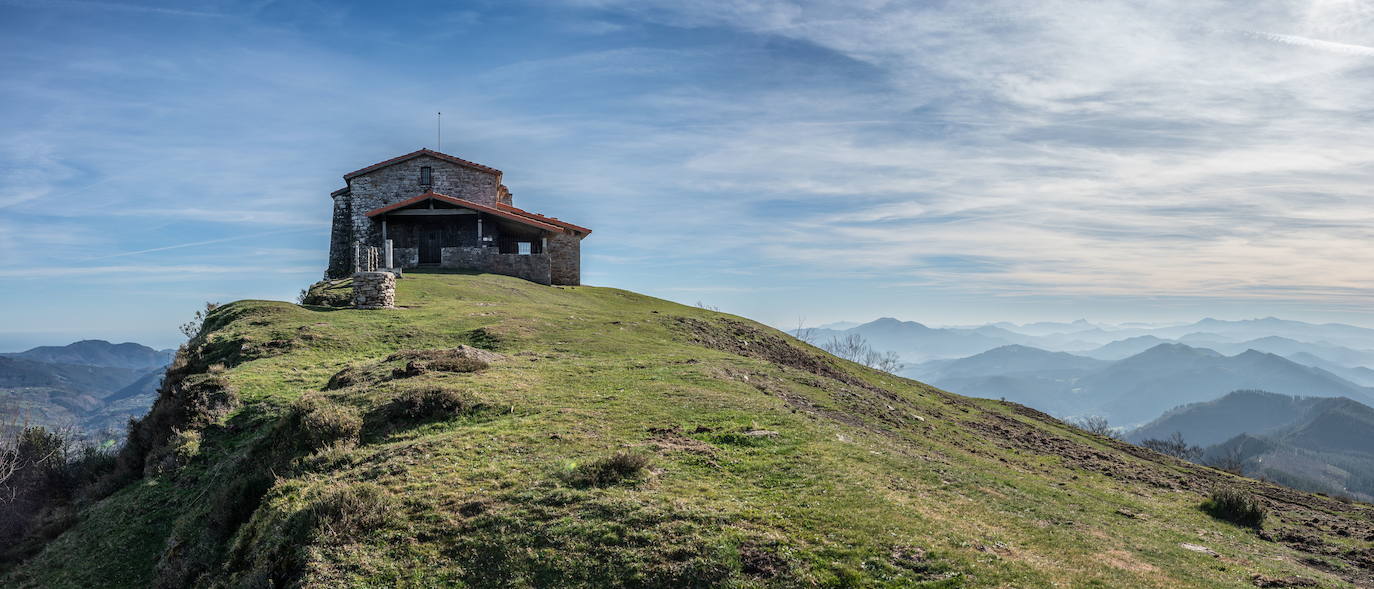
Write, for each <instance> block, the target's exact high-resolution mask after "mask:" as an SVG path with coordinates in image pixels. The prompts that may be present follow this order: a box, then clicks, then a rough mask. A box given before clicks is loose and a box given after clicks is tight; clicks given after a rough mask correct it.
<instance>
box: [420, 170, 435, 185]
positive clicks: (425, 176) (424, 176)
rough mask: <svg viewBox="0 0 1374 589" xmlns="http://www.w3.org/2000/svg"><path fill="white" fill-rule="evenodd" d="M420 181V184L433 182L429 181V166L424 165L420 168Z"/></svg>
mask: <svg viewBox="0 0 1374 589" xmlns="http://www.w3.org/2000/svg"><path fill="white" fill-rule="evenodd" d="M420 183H421V184H432V183H433V182H432V181H431V179H430V168H429V166H425V167H423V168H420Z"/></svg>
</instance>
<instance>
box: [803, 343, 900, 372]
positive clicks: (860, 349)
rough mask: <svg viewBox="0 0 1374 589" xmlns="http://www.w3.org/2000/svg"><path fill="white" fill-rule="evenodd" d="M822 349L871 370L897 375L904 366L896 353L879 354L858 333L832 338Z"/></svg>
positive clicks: (822, 345)
mask: <svg viewBox="0 0 1374 589" xmlns="http://www.w3.org/2000/svg"><path fill="white" fill-rule="evenodd" d="M821 349H822V350H825V351H827V352H830V353H831V354H834V355H836V356H839V357H840V358H844V359H845V360H849V361H850V362H857V363H859V364H863V365H864V366H867V367H869V368H876V369H878V370H881V371H883V372H889V373H895V372H897V371H898V370H901V369H902V368H903V366H904V364H902V359H901V357H900V356H898V355H897V353H896V352H879V351H877V350H874V349H873V347H872V346H870V345H868V340H866V339H864V336H862V335H859V334H857V333H851V334H849V335H846V336H844V337H831V338H830V341H828V342H825V343H823V344H821Z"/></svg>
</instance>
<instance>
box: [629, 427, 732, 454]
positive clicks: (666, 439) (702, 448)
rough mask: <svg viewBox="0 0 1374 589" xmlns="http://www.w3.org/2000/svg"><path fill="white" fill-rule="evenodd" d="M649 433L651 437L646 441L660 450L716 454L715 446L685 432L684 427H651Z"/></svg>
mask: <svg viewBox="0 0 1374 589" xmlns="http://www.w3.org/2000/svg"><path fill="white" fill-rule="evenodd" d="M649 434H650V435H649V439H648V440H645V443H646V444H647V445H649V446H653V447H656V448H658V449H659V450H660V451H664V452H687V453H690V454H700V455H702V456H706V457H708V458H711V457H714V456H715V455H716V447H715V446H712V445H710V444H708V443H706V442H703V441H701V440H698V439H696V438H693V437H689V436H687V435H685V434H683V432H682V428H680V427H678V426H672V427H651V428H649Z"/></svg>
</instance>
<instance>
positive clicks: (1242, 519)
mask: <svg viewBox="0 0 1374 589" xmlns="http://www.w3.org/2000/svg"><path fill="white" fill-rule="evenodd" d="M1202 509H1203V510H1204V511H1206V512H1207V513H1209V514H1211V515H1212V517H1215V518H1217V519H1222V520H1226V521H1229V522H1231V523H1235V524H1239V525H1242V526H1247V527H1251V528H1259V527H1260V526H1262V525H1264V519H1265V518H1266V517H1268V515H1269V510H1268V509H1266V508H1265V507H1264V504H1262V503H1260V501H1259V500H1258V499H1256V498H1255V497H1254V496H1253V495H1251V494H1249V493H1247V492H1245V491H1242V490H1240V489H1236V488H1231V487H1225V488H1220V489H1216V490H1213V491H1212V495H1211V496H1210V497H1208V498H1207V501H1205V502H1203V504H1202Z"/></svg>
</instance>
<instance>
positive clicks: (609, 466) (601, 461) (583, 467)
mask: <svg viewBox="0 0 1374 589" xmlns="http://www.w3.org/2000/svg"><path fill="white" fill-rule="evenodd" d="M647 466H649V457H648V456H645V455H643V454H638V453H634V452H626V451H624V450H621V451H619V452H616V453H615V454H612V455H610V456H607V457H605V458H598V459H596V460H593V461H591V462H584V463H582V464H578V465H576V466H574V467H572V468H571V469H569V470H567V471H565V472H564V473H563V482H565V483H567V484H569V485H572V486H574V487H606V486H610V485H614V484H616V483H619V482H621V481H626V480H630V479H633V478H637V477H638V476H639V475H640V473H641V472H643V471H644V469H645V467H647Z"/></svg>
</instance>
